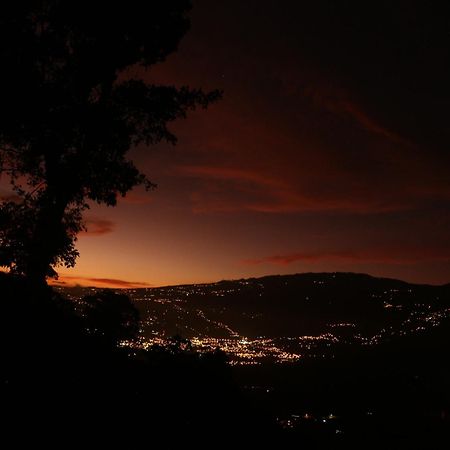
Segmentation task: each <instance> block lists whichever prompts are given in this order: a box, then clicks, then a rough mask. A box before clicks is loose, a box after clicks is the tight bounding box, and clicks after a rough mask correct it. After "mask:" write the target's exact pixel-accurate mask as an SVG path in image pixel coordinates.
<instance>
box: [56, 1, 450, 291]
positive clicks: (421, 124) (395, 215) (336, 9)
mask: <svg viewBox="0 0 450 450" xmlns="http://www.w3.org/2000/svg"><path fill="white" fill-rule="evenodd" d="M318 3H320V5H318ZM355 3H356V2H346V1H342V2H336V1H330V2H323V1H322V2H303V1H281V2H277V1H262V0H258V1H251V0H247V1H245V2H243V1H237V0H227V1H214V2H212V1H207V0H196V1H194V8H193V11H192V14H191V18H192V23H191V30H190V31H189V33H188V34H187V35H186V36H185V38H184V39H183V40H182V42H181V44H180V47H179V51H178V52H177V53H174V54H172V55H171V56H170V57H169V58H168V60H167V61H166V62H164V63H162V64H161V65H159V66H156V67H154V68H151V69H149V70H147V71H144V70H143V69H139V68H133V69H132V70H130V71H129V73H128V74H124V75H123V76H142V77H144V78H145V79H146V80H147V81H149V82H155V83H162V84H174V85H178V86H180V85H184V84H186V85H189V86H190V87H202V88H203V89H205V90H208V89H214V88H219V89H222V90H223V92H224V95H223V99H222V100H221V101H220V102H218V103H216V104H214V105H212V106H210V107H209V109H208V110H198V111H196V112H195V113H191V114H190V115H189V117H188V118H187V119H186V120H184V121H179V122H176V123H174V124H173V125H172V130H173V131H174V132H175V133H176V135H177V136H178V139H179V142H178V144H177V146H175V147H174V146H171V145H165V144H164V145H163V144H161V145H158V146H155V147H151V148H145V147H140V148H137V149H134V150H132V152H131V153H130V156H131V157H132V158H133V159H135V160H136V161H137V162H138V165H139V167H140V168H141V169H142V170H143V171H144V172H146V173H147V174H148V175H149V178H150V179H151V180H152V181H153V182H155V183H157V184H158V189H157V190H156V191H154V192H150V193H145V192H144V191H143V190H142V191H141V190H139V189H137V190H134V191H133V192H131V193H130V194H129V195H128V196H127V197H126V198H125V199H122V200H121V201H120V202H119V205H118V206H117V207H116V208H106V207H97V206H94V207H92V209H91V210H90V212H89V213H88V228H89V231H88V233H84V234H83V235H82V236H80V239H79V242H78V248H79V250H80V253H81V257H80V259H79V261H78V264H77V266H76V268H75V269H71V270H67V269H61V270H60V273H61V278H60V280H61V281H63V282H66V283H82V284H89V285H99V286H101V285H105V286H106V285H108V286H116V287H124V286H145V285H154V286H158V285H166V284H179V283H195V282H209V281H217V280H220V279H229V278H233V279H234V278H243V277H252V276H262V275H267V274H278V273H281V274H286V273H296V272H321V271H355V272H367V273H370V274H373V275H377V276H387V277H395V278H401V279H405V280H407V281H413V282H426V283H444V282H449V281H450V233H449V232H448V230H449V229H450V181H449V176H448V175H449V163H450V156H449V155H450V152H449V143H450V127H449V126H448V117H449V113H448V111H449V106H450V95H449V82H448V80H449V79H450V73H449V72H450V71H449V57H450V54H449V53H450V52H449V43H448V42H449V41H450V39H449V36H448V34H449V29H450V23H449V21H450V20H449V17H450V14H449V12H448V11H445V10H439V3H441V2H421V3H422V5H421V7H415V6H414V2H406V1H405V2H403V1H396V2H383V1H381V2H380V1H377V2H358V3H356V4H359V6H356V7H355ZM442 4H444V2H442ZM358 8H359V9H358ZM447 8H448V7H447ZM108 280H109V281H108Z"/></svg>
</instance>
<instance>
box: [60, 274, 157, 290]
mask: <svg viewBox="0 0 450 450" xmlns="http://www.w3.org/2000/svg"><path fill="white" fill-rule="evenodd" d="M51 284H55V285H64V286H76V285H81V286H92V287H112V288H129V289H130V288H144V287H151V286H152V285H151V284H149V283H147V282H143V281H128V280H119V279H116V278H92V277H82V276H73V275H60V276H59V278H58V280H55V281H51Z"/></svg>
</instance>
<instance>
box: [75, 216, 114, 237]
mask: <svg viewBox="0 0 450 450" xmlns="http://www.w3.org/2000/svg"><path fill="white" fill-rule="evenodd" d="M86 228H87V231H86V232H84V233H82V234H81V236H102V235H104V234H108V233H112V232H113V231H114V229H115V223H114V222H112V221H111V220H107V219H98V218H92V217H91V218H88V219H87V220H86Z"/></svg>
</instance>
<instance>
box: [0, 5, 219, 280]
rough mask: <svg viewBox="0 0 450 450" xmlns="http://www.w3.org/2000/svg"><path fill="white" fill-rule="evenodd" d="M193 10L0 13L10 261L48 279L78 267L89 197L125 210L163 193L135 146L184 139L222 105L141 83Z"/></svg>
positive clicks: (4, 260)
mask: <svg viewBox="0 0 450 450" xmlns="http://www.w3.org/2000/svg"><path fill="white" fill-rule="evenodd" d="M189 9H190V2H189V1H187V0H170V1H164V2H156V1H152V2H139V1H131V2H128V3H127V5H126V7H123V5H122V4H118V5H113V4H108V7H107V9H106V7H105V6H104V5H103V4H101V3H100V2H94V3H93V2H89V3H87V2H75V1H64V2H63V1H60V0H38V1H34V2H26V1H19V2H14V4H8V5H4V6H3V7H2V12H1V15H0V54H1V57H2V62H3V70H2V71H1V73H0V99H1V102H2V109H1V112H0V114H1V117H0V119H1V120H0V169H1V171H2V173H4V174H7V175H8V177H9V179H10V181H11V183H12V187H13V189H14V191H15V195H16V199H15V201H9V202H3V204H2V205H1V227H2V228H1V233H0V244H1V248H2V250H1V257H0V264H2V265H5V266H7V267H9V268H10V269H11V270H12V271H14V272H16V273H19V274H26V275H28V276H29V277H31V278H38V279H39V278H40V279H43V278H45V276H49V275H50V276H52V275H55V274H56V272H55V271H54V269H53V267H54V266H57V265H58V264H64V265H66V266H68V267H70V266H73V265H74V264H75V260H76V258H77V256H78V253H77V251H76V249H75V241H76V235H77V233H78V232H79V231H80V230H81V229H82V228H83V222H82V214H83V211H85V210H86V208H88V201H89V200H91V201H95V202H98V203H103V204H106V205H108V206H114V205H115V204H116V202H117V197H118V196H119V195H121V196H125V195H126V193H127V192H128V191H129V190H130V189H132V188H133V187H134V186H137V185H144V186H145V187H146V188H148V189H151V188H153V187H154V184H152V183H151V182H150V181H149V180H148V179H147V177H146V176H145V175H144V174H143V173H141V172H140V171H139V170H138V168H137V167H136V166H135V165H134V163H133V162H132V161H131V160H130V159H128V158H127V153H128V151H129V150H130V148H132V147H133V146H135V145H137V144H140V143H144V144H147V145H151V144H156V143H158V142H160V141H161V140H165V141H167V142H170V143H173V144H175V143H176V137H175V136H174V134H173V133H172V132H171V131H170V129H169V127H168V124H169V123H170V122H172V121H174V120H176V119H178V118H183V117H185V116H186V113H187V111H188V110H190V109H194V108H195V107H197V106H200V107H206V106H207V105H209V104H210V103H211V102H213V101H215V100H217V99H218V98H219V97H220V93H219V92H218V91H212V92H208V93H205V92H203V91H201V90H198V89H190V88H188V87H181V88H177V87H174V86H160V85H154V84H147V83H145V82H144V81H143V80H139V79H130V77H129V76H126V72H127V69H128V68H130V67H131V66H135V65H140V66H144V67H150V66H152V65H154V64H156V63H159V62H162V61H164V59H165V58H166V57H167V55H169V54H170V53H171V52H173V51H175V50H176V48H177V45H178V42H179V41H180V39H181V38H182V36H183V35H184V34H185V33H186V31H187V30H188V27H189V20H188V17H187V14H188V12H189Z"/></svg>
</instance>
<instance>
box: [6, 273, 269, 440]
mask: <svg viewBox="0 0 450 450" xmlns="http://www.w3.org/2000/svg"><path fill="white" fill-rule="evenodd" d="M0 292H1V302H2V315H1V340H0V352H1V360H2V364H1V369H0V377H1V379H0V383H1V391H0V395H1V404H0V408H1V417H2V418H3V419H2V430H3V432H7V431H9V432H11V434H12V436H14V439H15V441H16V442H17V440H20V439H22V438H24V437H33V438H36V437H37V436H41V437H44V438H45V440H52V439H56V437H57V436H59V435H60V434H63V435H64V436H65V439H66V440H67V441H70V440H72V439H77V438H83V437H84V438H89V440H90V441H92V439H93V438H95V437H96V438H101V439H102V441H105V442H110V441H119V440H121V439H123V440H126V441H127V442H128V443H131V442H136V441H138V440H141V439H142V438H146V439H147V440H148V441H149V442H150V443H151V442H154V441H153V440H154V439H156V437H157V436H165V438H166V439H168V441H170V439H172V438H176V437H178V438H180V437H183V438H188V437H189V436H195V435H197V434H198V433H201V432H204V431H205V430H209V431H212V432H217V433H222V432H224V430H226V429H228V430H232V431H233V432H235V433H238V432H244V431H252V430H253V428H258V429H259V430H260V431H259V432H261V430H264V429H266V430H267V429H268V428H267V426H266V424H265V423H264V418H263V417H259V414H258V412H257V411H254V412H250V411H251V406H250V407H248V406H247V405H245V404H244V403H243V399H242V397H241V395H240V393H239V390H238V389H237V387H236V385H235V384H234V383H233V381H232V379H231V373H230V370H229V367H228V366H227V365H226V364H225V360H224V356H223V354H222V353H220V352H219V353H215V354H207V355H198V354H196V353H195V352H190V351H186V350H184V349H183V343H182V342H178V343H177V342H174V343H173V344H172V345H171V346H170V347H167V348H154V349H152V350H151V351H140V352H137V351H131V350H129V349H126V348H118V347H117V346H115V345H111V344H112V343H111V342H109V341H108V340H107V339H104V338H100V337H99V335H98V334H92V333H90V332H88V331H87V330H86V326H85V325H86V324H85V323H84V319H83V317H80V315H78V314H77V313H76V312H75V310H74V308H73V305H72V304H71V303H70V302H68V301H67V300H65V299H64V298H62V297H60V296H59V295H57V294H55V293H54V292H53V291H52V290H51V289H47V288H46V289H36V288H31V287H30V286H28V285H27V283H26V281H25V280H23V279H14V278H11V277H9V276H4V275H1V276H0ZM248 408H250V409H248ZM5 436H6V435H5ZM58 439H59V438H58ZM61 442H63V441H61Z"/></svg>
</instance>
